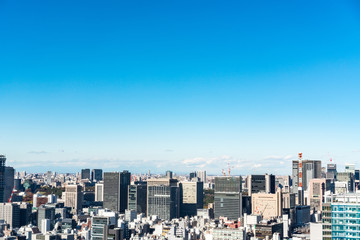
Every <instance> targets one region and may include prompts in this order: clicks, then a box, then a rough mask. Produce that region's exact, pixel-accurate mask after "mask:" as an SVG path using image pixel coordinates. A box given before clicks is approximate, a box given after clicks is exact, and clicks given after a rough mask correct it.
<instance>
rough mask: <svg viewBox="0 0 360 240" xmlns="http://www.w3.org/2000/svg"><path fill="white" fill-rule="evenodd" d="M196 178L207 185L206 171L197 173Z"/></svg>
mask: <svg viewBox="0 0 360 240" xmlns="http://www.w3.org/2000/svg"><path fill="white" fill-rule="evenodd" d="M196 177H198V178H199V180H200V182H203V183H206V171H203V170H199V171H196Z"/></svg>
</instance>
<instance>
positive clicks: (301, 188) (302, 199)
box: [298, 153, 304, 205]
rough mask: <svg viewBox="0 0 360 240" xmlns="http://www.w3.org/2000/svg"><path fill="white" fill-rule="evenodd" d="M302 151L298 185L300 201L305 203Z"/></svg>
mask: <svg viewBox="0 0 360 240" xmlns="http://www.w3.org/2000/svg"><path fill="white" fill-rule="evenodd" d="M302 170H303V168H302V153H299V187H298V203H299V205H304V190H303V179H302Z"/></svg>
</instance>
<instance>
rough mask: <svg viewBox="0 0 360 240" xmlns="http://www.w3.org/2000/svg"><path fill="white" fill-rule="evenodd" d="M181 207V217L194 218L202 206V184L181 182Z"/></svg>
mask: <svg viewBox="0 0 360 240" xmlns="http://www.w3.org/2000/svg"><path fill="white" fill-rule="evenodd" d="M181 187H182V206H181V215H182V216H183V217H185V216H196V213H197V209H199V208H203V206H204V203H203V201H204V183H203V182H182V183H181Z"/></svg>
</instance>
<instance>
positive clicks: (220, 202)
mask: <svg viewBox="0 0 360 240" xmlns="http://www.w3.org/2000/svg"><path fill="white" fill-rule="evenodd" d="M241 186H242V184H241V177H240V176H236V177H235V176H234V177H226V176H224V177H216V178H215V194H214V195H215V209H214V210H215V218H219V217H227V218H229V219H232V220H235V219H238V218H240V217H241V215H242V193H241V190H242V189H241Z"/></svg>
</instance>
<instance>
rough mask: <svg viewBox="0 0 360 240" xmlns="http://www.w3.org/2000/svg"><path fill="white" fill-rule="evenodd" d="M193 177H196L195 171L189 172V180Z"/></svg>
mask: <svg viewBox="0 0 360 240" xmlns="http://www.w3.org/2000/svg"><path fill="white" fill-rule="evenodd" d="M195 178H197V177H196V172H191V173H190V174H189V179H190V181H191V180H193V179H195Z"/></svg>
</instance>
